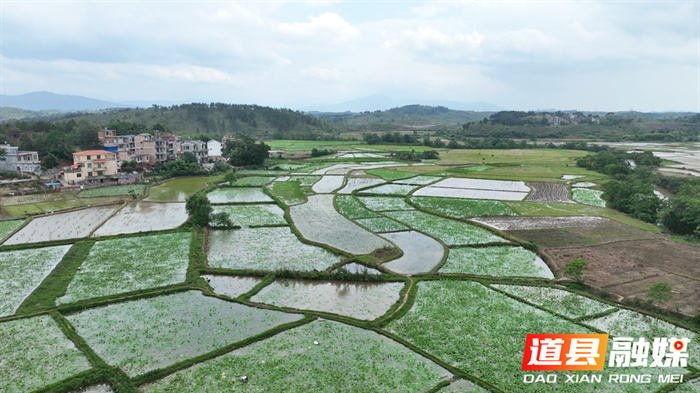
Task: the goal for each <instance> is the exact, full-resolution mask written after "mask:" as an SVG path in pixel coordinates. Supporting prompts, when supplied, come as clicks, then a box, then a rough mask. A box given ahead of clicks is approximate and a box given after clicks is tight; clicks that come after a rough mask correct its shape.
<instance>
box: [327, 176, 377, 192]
mask: <svg viewBox="0 0 700 393" xmlns="http://www.w3.org/2000/svg"><path fill="white" fill-rule="evenodd" d="M383 183H385V181H384V180H382V179H370V178H365V177H351V178H349V179H348V182H347V184H346V185H345V187H343V188H342V189H341V190H340V191H338V192H337V193H338V194H351V193H352V192H353V191H355V190H358V189H360V188H365V187H370V186H376V185H379V184H383Z"/></svg>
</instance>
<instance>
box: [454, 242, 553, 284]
mask: <svg viewBox="0 0 700 393" xmlns="http://www.w3.org/2000/svg"><path fill="white" fill-rule="evenodd" d="M537 259H538V257H537V254H535V253H534V252H532V251H528V250H526V249H524V248H522V247H508V246H503V247H484V248H453V249H450V252H449V254H448V256H447V261H446V262H445V264H444V265H443V266H442V267H441V268H440V272H441V273H466V274H476V275H480V276H496V277H507V276H517V277H544V278H554V275H553V274H552V272H551V271H550V270H549V268H547V267H546V266H547V265H544V266H543V263H541V262H540V263H538V261H537Z"/></svg>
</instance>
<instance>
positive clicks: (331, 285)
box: [250, 280, 404, 320]
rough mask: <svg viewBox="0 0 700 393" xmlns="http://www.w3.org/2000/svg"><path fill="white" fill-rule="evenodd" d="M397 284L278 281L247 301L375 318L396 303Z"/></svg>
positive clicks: (400, 286)
mask: <svg viewBox="0 0 700 393" xmlns="http://www.w3.org/2000/svg"><path fill="white" fill-rule="evenodd" d="M403 286H404V283H403V282H398V283H358V282H352V283H351V282H340V281H316V280H277V281H275V282H273V283H272V284H270V285H268V286H267V287H265V288H263V290H262V291H260V292H259V293H258V294H257V295H255V296H253V297H252V298H251V299H250V300H251V301H254V302H259V303H268V304H273V305H275V306H280V307H290V308H296V309H300V310H303V309H307V310H315V311H325V312H330V313H334V314H341V315H347V316H349V317H352V318H358V319H367V320H372V319H377V318H379V317H380V316H382V315H384V314H385V313H386V312H387V311H388V310H389V308H390V307H391V305H392V304H394V303H396V302H397V301H398V300H399V292H400V291H401V288H402V287H403Z"/></svg>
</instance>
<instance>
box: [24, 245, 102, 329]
mask: <svg viewBox="0 0 700 393" xmlns="http://www.w3.org/2000/svg"><path fill="white" fill-rule="evenodd" d="M94 244H95V242H94V241H81V242H78V243H75V244H74V245H73V247H71V248H70V250H68V252H67V253H66V254H65V255H64V256H63V259H61V262H59V263H58V265H56V267H55V268H54V269H53V271H51V273H49V275H48V276H47V277H46V278H45V279H44V281H42V282H41V284H39V286H38V287H37V288H36V289H35V290H34V292H32V294H31V295H29V296H28V297H27V298H26V299H24V302H22V304H21V305H20V306H19V309H17V314H18V315H19V314H28V313H34V312H38V311H42V310H46V309H50V308H53V307H55V306H56V304H55V303H54V301H55V300H56V298H59V297H61V296H63V295H65V294H66V288H67V287H68V284H69V283H70V282H71V280H73V277H74V276H75V274H76V273H77V272H78V268H79V267H80V265H81V264H82V263H83V260H85V257H86V256H87V255H88V253H89V252H90V249H91V248H92V246H93V245H94Z"/></svg>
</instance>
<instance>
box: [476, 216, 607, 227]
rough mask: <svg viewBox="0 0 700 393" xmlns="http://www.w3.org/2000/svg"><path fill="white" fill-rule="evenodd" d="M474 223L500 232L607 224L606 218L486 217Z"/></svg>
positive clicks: (477, 219)
mask: <svg viewBox="0 0 700 393" xmlns="http://www.w3.org/2000/svg"><path fill="white" fill-rule="evenodd" d="M474 221H476V222H480V223H482V224H484V225H488V226H490V227H491V228H496V229H499V230H501V231H512V230H523V229H547V228H574V227H578V228H594V227H597V226H599V225H601V224H605V223H607V222H609V221H610V220H608V219H607V218H603V217H594V216H580V217H576V216H568V217H508V218H506V217H503V218H501V217H486V218H476V219H474Z"/></svg>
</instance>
